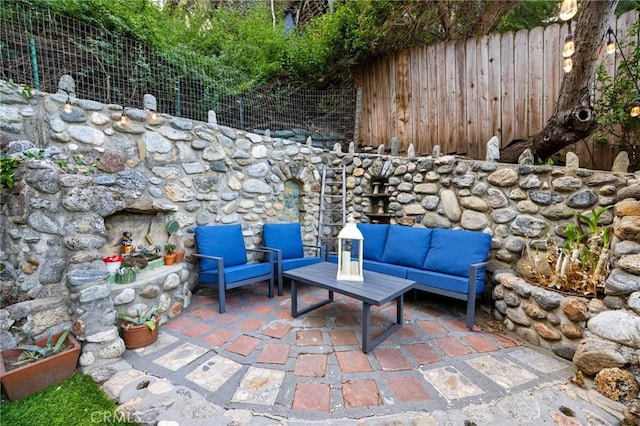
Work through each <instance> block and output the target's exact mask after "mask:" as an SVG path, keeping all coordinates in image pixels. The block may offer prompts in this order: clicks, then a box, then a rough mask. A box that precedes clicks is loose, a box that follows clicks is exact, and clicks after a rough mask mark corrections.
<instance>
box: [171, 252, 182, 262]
mask: <svg viewBox="0 0 640 426" xmlns="http://www.w3.org/2000/svg"><path fill="white" fill-rule="evenodd" d="M173 253H174V254H175V255H176V262H175V263H182V261H183V260H184V250H178V251H175V252H173Z"/></svg>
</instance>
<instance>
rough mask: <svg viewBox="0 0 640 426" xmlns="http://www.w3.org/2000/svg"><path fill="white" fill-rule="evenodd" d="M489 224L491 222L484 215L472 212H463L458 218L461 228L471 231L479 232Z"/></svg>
mask: <svg viewBox="0 0 640 426" xmlns="http://www.w3.org/2000/svg"><path fill="white" fill-rule="evenodd" d="M490 223H491V221H490V220H489V218H488V217H487V215H486V214H484V213H480V212H475V211H473V210H465V211H464V212H462V216H461V218H460V224H461V225H462V227H463V228H465V229H469V230H472V231H480V230H481V229H484V228H486V227H487V226H489V224H490Z"/></svg>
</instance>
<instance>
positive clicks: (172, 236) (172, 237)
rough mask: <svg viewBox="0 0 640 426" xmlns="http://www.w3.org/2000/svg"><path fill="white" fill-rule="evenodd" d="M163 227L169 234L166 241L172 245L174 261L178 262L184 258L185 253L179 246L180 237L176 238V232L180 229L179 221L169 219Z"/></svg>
mask: <svg viewBox="0 0 640 426" xmlns="http://www.w3.org/2000/svg"><path fill="white" fill-rule="evenodd" d="M165 229H166V230H167V234H169V239H168V240H167V243H169V244H173V245H174V248H173V253H175V255H176V259H175V263H180V262H182V261H183V260H184V253H185V251H184V249H183V248H182V247H181V244H180V238H178V235H177V234H176V232H178V230H179V229H180V223H178V221H177V220H175V219H173V220H170V221H169V222H167V224H166V225H165Z"/></svg>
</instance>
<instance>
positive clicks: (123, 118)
mask: <svg viewBox="0 0 640 426" xmlns="http://www.w3.org/2000/svg"><path fill="white" fill-rule="evenodd" d="M118 122H119V123H120V124H121V125H122V126H126V125H127V116H126V115H124V108H122V114H121V115H120V120H119V121H118Z"/></svg>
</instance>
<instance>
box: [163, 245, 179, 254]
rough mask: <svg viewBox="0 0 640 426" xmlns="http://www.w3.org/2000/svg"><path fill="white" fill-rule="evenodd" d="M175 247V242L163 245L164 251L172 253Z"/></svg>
mask: <svg viewBox="0 0 640 426" xmlns="http://www.w3.org/2000/svg"><path fill="white" fill-rule="evenodd" d="M175 249H176V245H175V244H171V243H167V244H165V245H164V251H165V253H167V254H173V252H174V250H175Z"/></svg>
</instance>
